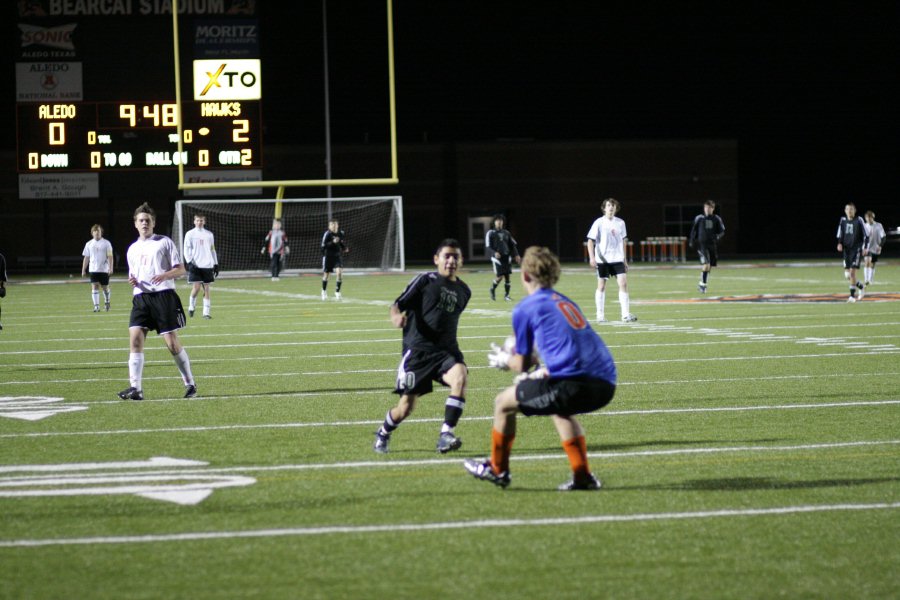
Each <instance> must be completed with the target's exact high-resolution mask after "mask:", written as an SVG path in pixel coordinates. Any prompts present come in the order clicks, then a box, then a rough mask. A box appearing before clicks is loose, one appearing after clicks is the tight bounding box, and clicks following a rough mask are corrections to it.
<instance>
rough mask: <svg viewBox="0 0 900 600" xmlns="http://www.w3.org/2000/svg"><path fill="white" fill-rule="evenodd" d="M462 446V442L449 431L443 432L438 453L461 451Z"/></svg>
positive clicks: (439, 437)
mask: <svg viewBox="0 0 900 600" xmlns="http://www.w3.org/2000/svg"><path fill="white" fill-rule="evenodd" d="M460 446H462V440H461V439H459V438H458V437H456V436H455V435H453V434H452V433H450V432H449V431H443V432H441V435H440V436H438V441H437V451H438V452H440V453H441V454H447V453H448V452H451V451H453V450H459V448H460Z"/></svg>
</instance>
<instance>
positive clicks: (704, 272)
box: [701, 271, 709, 283]
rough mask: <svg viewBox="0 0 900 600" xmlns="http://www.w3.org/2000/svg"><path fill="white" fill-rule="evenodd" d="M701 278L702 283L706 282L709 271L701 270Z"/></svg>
mask: <svg viewBox="0 0 900 600" xmlns="http://www.w3.org/2000/svg"><path fill="white" fill-rule="evenodd" d="M701 278H702V279H703V283H706V281H707V280H708V279H709V271H703V275H702V276H701Z"/></svg>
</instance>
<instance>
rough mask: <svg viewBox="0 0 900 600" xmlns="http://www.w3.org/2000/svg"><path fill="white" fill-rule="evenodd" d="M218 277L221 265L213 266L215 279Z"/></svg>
mask: <svg viewBox="0 0 900 600" xmlns="http://www.w3.org/2000/svg"><path fill="white" fill-rule="evenodd" d="M218 276H219V265H218V264H214V265H213V277H218Z"/></svg>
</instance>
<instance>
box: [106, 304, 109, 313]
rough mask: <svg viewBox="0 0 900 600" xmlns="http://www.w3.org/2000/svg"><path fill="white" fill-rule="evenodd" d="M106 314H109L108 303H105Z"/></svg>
mask: <svg viewBox="0 0 900 600" xmlns="http://www.w3.org/2000/svg"><path fill="white" fill-rule="evenodd" d="M106 312H109V302H107V303H106Z"/></svg>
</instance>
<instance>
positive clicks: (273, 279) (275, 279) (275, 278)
mask: <svg viewBox="0 0 900 600" xmlns="http://www.w3.org/2000/svg"><path fill="white" fill-rule="evenodd" d="M272 281H281V280H280V279H278V278H277V277H273V278H272Z"/></svg>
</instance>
